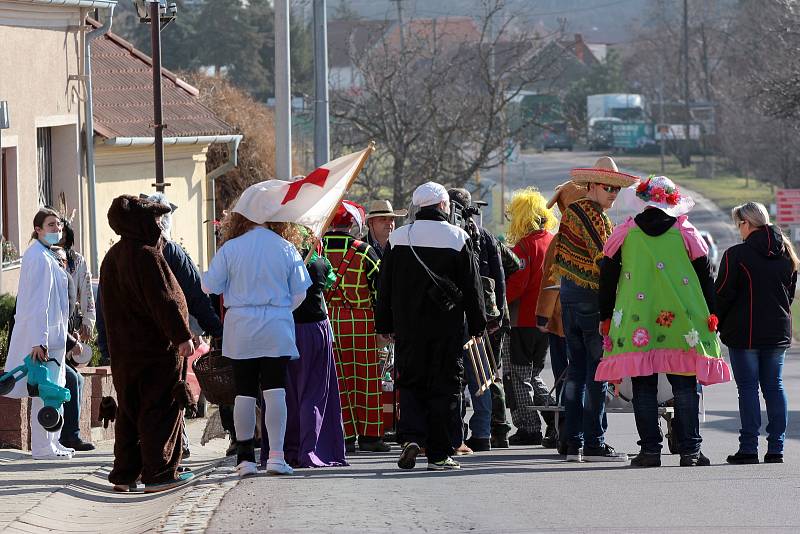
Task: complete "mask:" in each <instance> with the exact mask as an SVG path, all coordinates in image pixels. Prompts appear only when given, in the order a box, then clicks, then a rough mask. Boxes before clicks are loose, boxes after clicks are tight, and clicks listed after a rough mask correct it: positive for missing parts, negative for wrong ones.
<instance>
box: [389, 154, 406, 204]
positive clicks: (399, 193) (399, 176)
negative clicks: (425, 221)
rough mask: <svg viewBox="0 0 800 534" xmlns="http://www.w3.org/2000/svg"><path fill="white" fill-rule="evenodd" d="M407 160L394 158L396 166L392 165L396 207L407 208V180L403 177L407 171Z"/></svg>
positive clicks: (393, 193)
mask: <svg viewBox="0 0 800 534" xmlns="http://www.w3.org/2000/svg"><path fill="white" fill-rule="evenodd" d="M405 166H406V165H405V159H403V158H398V157H395V158H394V165H392V172H393V174H394V178H393V181H392V205H394V206H405V205H406V199H405V189H406V187H405V186H406V184H405V178H404V177H403V171H404V170H405Z"/></svg>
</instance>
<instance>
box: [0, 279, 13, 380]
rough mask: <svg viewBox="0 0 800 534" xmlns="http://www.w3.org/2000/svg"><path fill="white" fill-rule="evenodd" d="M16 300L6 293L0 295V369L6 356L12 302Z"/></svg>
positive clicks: (11, 316)
mask: <svg viewBox="0 0 800 534" xmlns="http://www.w3.org/2000/svg"><path fill="white" fill-rule="evenodd" d="M16 302H17V298H16V297H15V296H13V295H9V294H8V293H3V294H2V295H0V369H2V368H3V367H4V366H5V364H6V356H8V343H9V341H10V339H9V335H8V331H9V329H10V328H9V323H10V322H11V320H12V319H13V318H14V304H16Z"/></svg>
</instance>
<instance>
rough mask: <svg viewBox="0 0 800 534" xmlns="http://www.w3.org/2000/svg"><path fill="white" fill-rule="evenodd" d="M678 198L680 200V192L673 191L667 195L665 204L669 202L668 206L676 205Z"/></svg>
mask: <svg viewBox="0 0 800 534" xmlns="http://www.w3.org/2000/svg"><path fill="white" fill-rule="evenodd" d="M680 200H681V195H680V193H678V191H675V192H674V193H670V194H669V195H667V204H669V205H670V206H677V205H678V202H680Z"/></svg>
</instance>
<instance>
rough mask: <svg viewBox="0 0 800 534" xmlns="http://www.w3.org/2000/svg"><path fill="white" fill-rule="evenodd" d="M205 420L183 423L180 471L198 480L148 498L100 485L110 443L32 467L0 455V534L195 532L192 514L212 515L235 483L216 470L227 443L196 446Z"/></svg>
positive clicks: (198, 525)
mask: <svg viewBox="0 0 800 534" xmlns="http://www.w3.org/2000/svg"><path fill="white" fill-rule="evenodd" d="M206 421H207V420H206V419H187V420H186V423H187V431H188V434H189V442H190V444H191V453H192V454H191V457H190V458H189V459H188V460H186V461H185V462H184V463H183V465H185V466H187V467H189V468H191V469H192V471H194V473H195V476H196V477H198V480H197V481H196V482H193V483H192V484H189V485H188V486H185V487H182V488H179V489H176V490H173V491H167V492H163V493H156V494H151V495H146V494H142V493H132V494H125V493H114V492H113V491H112V489H111V484H109V482H108V480H107V478H106V477H107V476H108V472H109V470H110V468H111V464H112V463H113V442H110V441H109V442H102V443H99V444H96V445H98V447H97V449H95V450H94V451H90V452H84V453H77V454H76V455H75V457H74V458H73V459H72V460H70V461H55V462H45V461H36V460H33V459H31V457H30V454H29V453H25V452H21V451H17V450H11V449H0V501H2V505H0V532H8V533H22V532H25V533H39V532H54V531H55V532H82V533H89V532H112V531H113V532H114V533H116V534H124V533H138V532H153V531H156V530H160V531H162V532H165V531H166V532H170V531H173V532H178V531H186V532H191V531H197V532H202V531H203V529H204V527H205V524H204V522H202V521H198V520H199V519H201V518H202V514H199V515H198V514H196V513H194V512H195V508H196V507H199V508H200V509H203V508H208V507H209V506H212V510H213V507H215V506H216V504H217V503H218V502H219V500H220V499H221V498H222V495H224V493H225V491H227V489H229V488H230V487H232V486H233V485H234V484H235V478H233V477H231V476H229V471H230V470H229V469H225V468H222V469H216V468H217V467H218V466H220V465H221V464H222V463H224V461H225V457H224V454H225V449H226V447H227V445H228V441H227V439H215V440H212V441H211V442H210V443H207V444H206V445H205V446H201V445H200V438H201V436H202V434H203V430H204V428H205V424H206ZM208 478H212V479H213V480H212V481H209V480H208ZM209 482H211V483H210V484H209ZM209 498H211V499H210V502H209ZM173 508H174V509H175V510H173ZM190 514H191V516H192V518H191V521H190V520H189V515H190ZM207 515H208V516H209V517H210V512H209V513H208V514H207Z"/></svg>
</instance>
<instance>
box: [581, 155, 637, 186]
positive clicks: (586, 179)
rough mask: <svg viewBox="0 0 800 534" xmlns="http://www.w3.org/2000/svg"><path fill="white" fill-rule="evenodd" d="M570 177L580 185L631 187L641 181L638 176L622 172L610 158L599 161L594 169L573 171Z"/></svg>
mask: <svg viewBox="0 0 800 534" xmlns="http://www.w3.org/2000/svg"><path fill="white" fill-rule="evenodd" d="M569 175H570V177H571V178H572V181H573V182H575V183H579V184H590V183H596V184H606V185H614V186H619V187H629V186H631V185H633V184H635V183H636V182H638V181H639V178H638V177H637V176H634V175H632V174H627V173H624V172H620V171H619V169H617V164H616V163H614V160H613V159H611V158H610V157H608V156H603V157H602V158H600V159H598V160H597V162H595V164H594V167H590V168H577V169H572V170H571V171H570V172H569Z"/></svg>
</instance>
